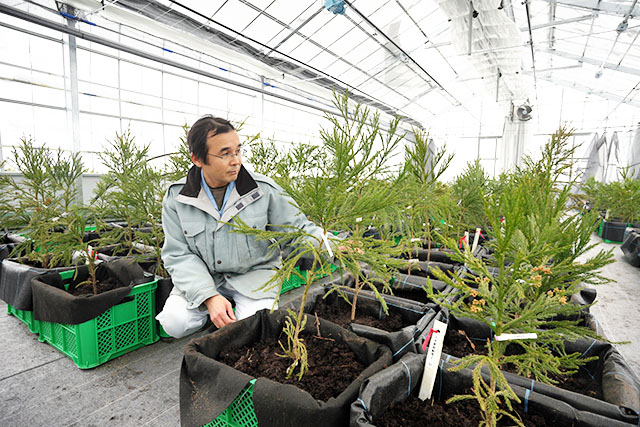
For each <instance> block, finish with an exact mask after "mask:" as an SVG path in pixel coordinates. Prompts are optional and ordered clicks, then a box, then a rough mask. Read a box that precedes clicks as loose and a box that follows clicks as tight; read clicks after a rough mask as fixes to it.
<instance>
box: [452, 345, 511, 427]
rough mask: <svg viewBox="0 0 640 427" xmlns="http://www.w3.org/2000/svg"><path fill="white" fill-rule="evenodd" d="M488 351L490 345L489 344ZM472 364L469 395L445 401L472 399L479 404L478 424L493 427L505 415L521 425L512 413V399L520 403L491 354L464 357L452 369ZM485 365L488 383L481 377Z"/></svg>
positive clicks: (455, 369) (459, 368) (456, 369)
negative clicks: (470, 392)
mask: <svg viewBox="0 0 640 427" xmlns="http://www.w3.org/2000/svg"><path fill="white" fill-rule="evenodd" d="M489 351H491V347H490V346H489ZM470 366H473V367H474V368H473V374H472V375H473V386H472V387H471V391H472V393H473V394H471V395H457V396H453V397H452V398H450V399H448V400H447V403H454V402H458V401H461V400H468V399H473V400H475V401H476V402H478V405H480V413H481V415H482V418H483V419H482V421H481V422H480V426H487V427H494V426H497V425H498V422H499V421H500V420H501V419H502V418H503V417H507V418H509V419H510V420H511V421H513V422H514V423H516V424H517V425H518V426H523V424H522V421H521V420H520V419H519V418H518V417H517V416H515V415H514V414H512V412H513V404H512V403H511V402H512V401H515V402H518V403H520V399H519V398H518V396H516V394H515V393H514V392H513V390H512V389H511V387H509V383H508V382H507V379H506V378H505V377H504V375H503V374H502V371H501V370H500V367H499V366H498V364H497V363H496V362H495V360H494V358H493V356H492V355H491V354H489V356H470V357H468V358H465V360H463V361H462V362H461V363H459V364H458V365H457V366H455V367H453V368H452V370H453V371H458V370H461V369H464V368H468V367H470ZM485 366H486V367H487V370H488V371H489V383H487V382H486V381H485V380H484V378H483V377H482V368H483V367H485ZM502 402H504V405H506V407H507V409H508V411H507V410H504V409H502V407H501V405H502V404H503V403H502Z"/></svg>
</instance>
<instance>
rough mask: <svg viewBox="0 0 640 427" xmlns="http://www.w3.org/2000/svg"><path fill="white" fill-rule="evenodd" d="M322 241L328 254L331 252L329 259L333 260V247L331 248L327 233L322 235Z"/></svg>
mask: <svg viewBox="0 0 640 427" xmlns="http://www.w3.org/2000/svg"><path fill="white" fill-rule="evenodd" d="M322 241H323V242H324V246H325V248H327V252H329V257H331V258H333V251H332V250H331V246H329V241H328V240H327V233H324V234H323V235H322Z"/></svg>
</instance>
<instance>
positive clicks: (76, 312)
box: [31, 259, 153, 325]
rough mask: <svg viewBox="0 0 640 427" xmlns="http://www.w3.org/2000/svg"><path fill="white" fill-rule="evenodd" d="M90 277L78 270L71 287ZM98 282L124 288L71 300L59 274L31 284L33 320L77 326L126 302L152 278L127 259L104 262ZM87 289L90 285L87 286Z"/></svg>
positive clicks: (97, 271)
mask: <svg viewBox="0 0 640 427" xmlns="http://www.w3.org/2000/svg"><path fill="white" fill-rule="evenodd" d="M88 277H89V268H88V267H87V266H81V267H78V271H77V274H76V275H75V277H74V278H73V280H72V282H71V286H74V285H75V284H77V283H81V282H83V281H85V280H87V278H88ZM96 277H97V279H98V280H104V279H106V278H112V279H115V280H117V281H118V282H119V283H120V284H122V285H124V286H123V287H121V288H116V289H112V290H110V291H106V292H102V293H100V294H98V295H81V296H74V295H71V294H70V293H69V292H67V291H66V290H65V288H64V284H63V283H62V279H61V278H60V274H58V273H48V274H44V275H41V276H38V277H35V278H34V279H32V281H31V287H32V290H33V318H34V319H36V320H43V321H46V322H53V323H62V324H66V325H78V324H80V323H83V322H86V321H88V320H91V319H94V318H96V317H98V316H100V315H101V314H102V313H104V312H105V311H107V310H108V309H109V308H111V307H113V306H114V305H117V304H120V303H121V302H124V301H126V300H127V296H128V295H129V292H131V288H132V287H133V286H135V285H139V284H141V283H147V282H150V281H152V280H153V276H149V275H147V274H145V272H144V270H142V268H141V267H140V266H139V265H138V264H136V263H135V262H133V260H130V259H122V260H115V261H112V262H104V263H101V264H99V265H98V266H97V268H96ZM86 286H89V285H86Z"/></svg>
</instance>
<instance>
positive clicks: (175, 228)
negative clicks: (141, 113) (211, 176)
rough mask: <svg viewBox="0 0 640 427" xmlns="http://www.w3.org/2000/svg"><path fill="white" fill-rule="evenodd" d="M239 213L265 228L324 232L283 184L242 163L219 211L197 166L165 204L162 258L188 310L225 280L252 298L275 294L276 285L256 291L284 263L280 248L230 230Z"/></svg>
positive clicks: (170, 192) (175, 291)
mask: <svg viewBox="0 0 640 427" xmlns="http://www.w3.org/2000/svg"><path fill="white" fill-rule="evenodd" d="M205 185H206V183H205ZM236 217H237V218H240V219H242V221H244V222H245V223H246V224H248V225H249V226H251V227H254V228H259V229H261V230H265V229H271V228H270V226H271V225H292V226H295V227H298V228H301V229H303V230H304V231H306V232H307V233H309V234H313V235H314V236H316V237H317V238H322V230H321V229H320V228H319V227H318V226H316V225H315V224H313V223H312V222H310V221H309V220H307V218H306V217H305V216H304V214H302V213H301V212H300V210H298V209H297V208H296V207H295V206H294V205H293V200H292V199H291V198H290V197H289V196H288V195H286V194H285V193H284V190H282V188H281V187H279V186H278V185H277V184H276V183H275V182H274V181H273V180H272V179H270V178H267V177H265V176H263V175H260V174H257V173H253V172H251V173H250V172H249V171H247V170H246V169H245V167H244V166H242V167H241V168H240V173H239V174H238V178H237V179H236V181H235V188H234V189H233V191H232V192H231V194H230V196H229V198H228V199H227V202H226V204H225V208H224V211H223V212H222V215H220V214H219V213H218V211H217V209H216V208H215V207H214V206H213V204H212V203H211V200H210V199H209V198H208V196H207V195H206V194H205V192H204V190H203V189H202V185H201V175H200V168H198V167H196V166H193V167H192V168H191V169H190V170H189V173H188V174H187V177H186V179H182V180H180V181H178V182H176V183H174V184H172V185H171V186H170V187H169V189H168V190H167V193H166V195H165V197H164V200H163V203H162V227H163V229H164V233H165V241H164V246H163V248H162V260H163V261H164V264H165V267H166V269H167V271H168V272H169V274H170V275H171V278H172V280H173V284H174V288H173V291H172V294H178V295H182V296H183V297H184V298H185V299H186V300H187V302H188V307H189V308H196V307H199V306H200V305H201V304H202V303H203V302H204V301H205V300H206V299H208V298H209V297H212V296H214V295H217V294H218V291H217V290H216V286H217V285H220V284H221V283H222V282H223V281H224V280H225V279H226V281H227V283H228V284H229V285H230V286H231V287H232V288H233V289H235V290H236V291H238V292H240V293H241V294H243V295H245V296H247V297H249V298H254V299H259V298H274V297H275V296H276V294H277V292H278V288H273V289H270V290H268V291H264V290H260V291H258V289H259V288H260V287H261V286H263V285H264V284H265V283H266V282H267V281H269V279H270V278H271V277H272V276H273V275H274V274H275V269H276V268H278V266H279V265H280V264H281V257H280V251H279V250H278V249H276V250H275V251H274V250H270V249H269V245H270V242H269V241H264V240H257V239H255V238H254V237H252V236H248V235H245V234H241V233H232V232H231V230H232V229H233V227H231V226H230V225H229V224H225V222H227V223H230V222H232V221H233V219H234V218H236ZM267 224H269V226H268V225H267Z"/></svg>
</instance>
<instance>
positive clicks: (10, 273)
mask: <svg viewBox="0 0 640 427" xmlns="http://www.w3.org/2000/svg"><path fill="white" fill-rule="evenodd" d="M73 268H74V267H58V268H52V269H50V270H47V269H44V268H38V267H31V266H30V265H27V264H22V263H20V262H19V261H18V259H16V258H7V259H5V260H2V263H1V264H0V299H2V301H4V302H6V303H7V304H9V305H12V306H13V307H14V308H16V309H18V310H28V311H31V310H33V297H32V292H31V279H32V278H34V277H36V276H39V275H41V274H45V273H59V272H61V271H67V270H72V269H73Z"/></svg>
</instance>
